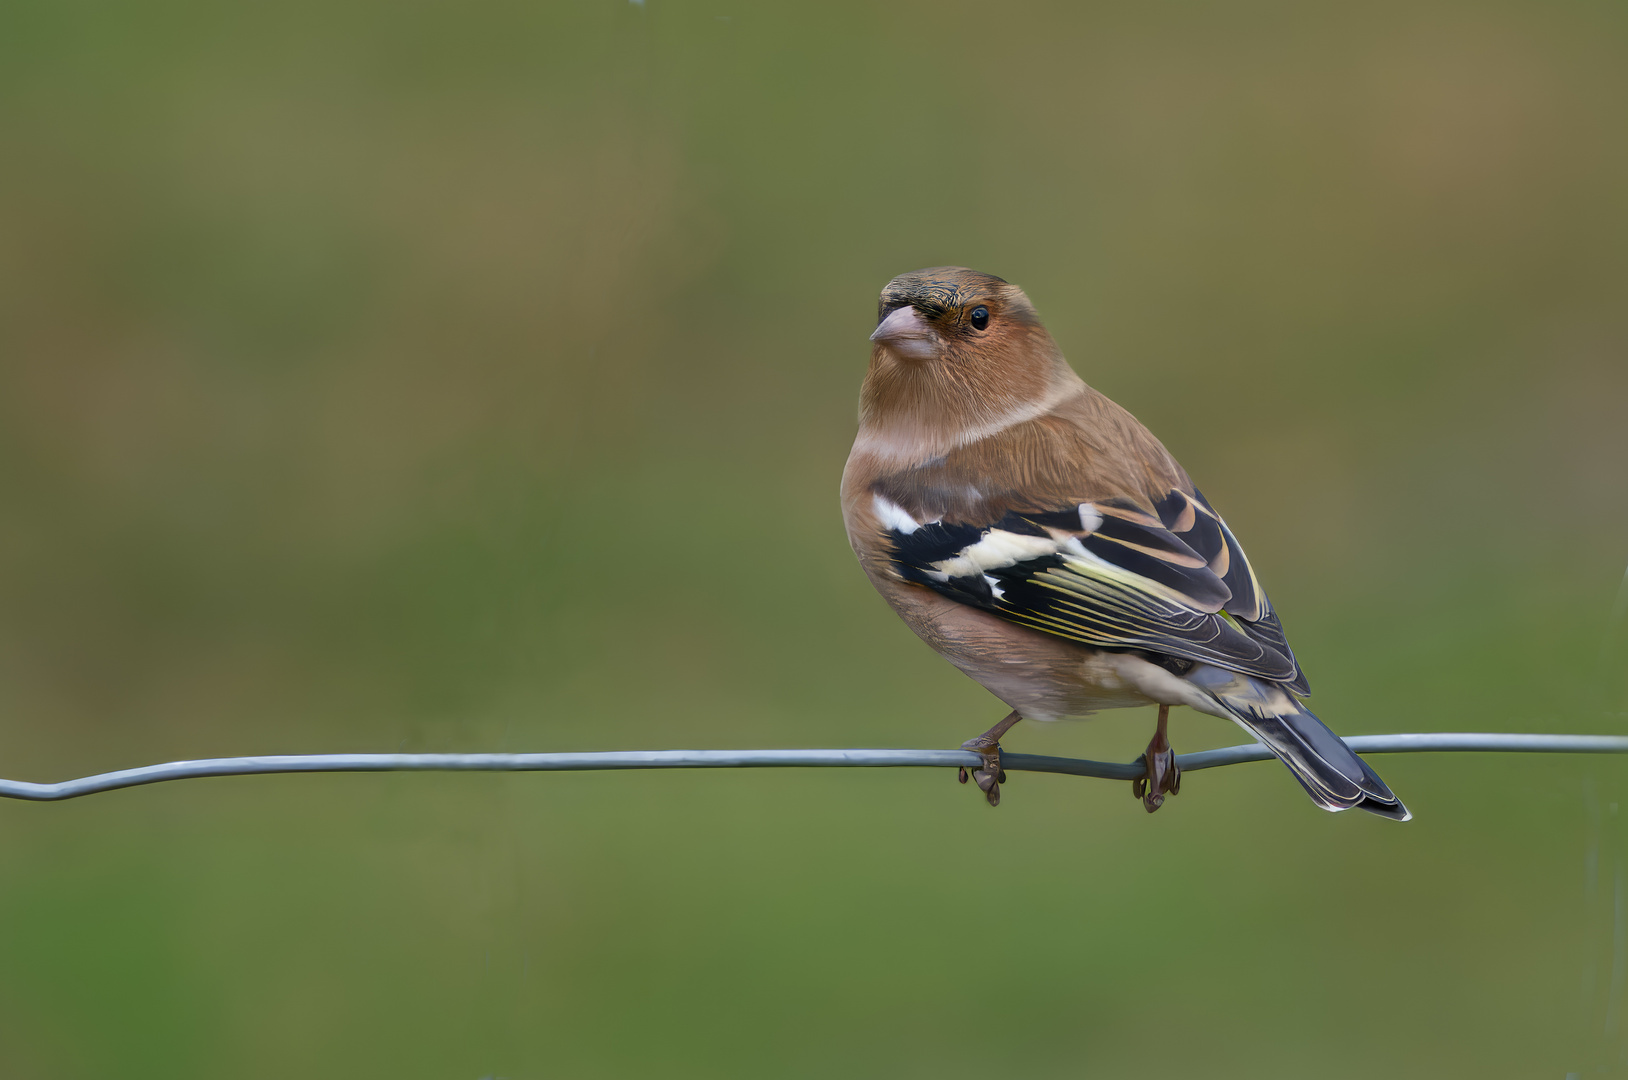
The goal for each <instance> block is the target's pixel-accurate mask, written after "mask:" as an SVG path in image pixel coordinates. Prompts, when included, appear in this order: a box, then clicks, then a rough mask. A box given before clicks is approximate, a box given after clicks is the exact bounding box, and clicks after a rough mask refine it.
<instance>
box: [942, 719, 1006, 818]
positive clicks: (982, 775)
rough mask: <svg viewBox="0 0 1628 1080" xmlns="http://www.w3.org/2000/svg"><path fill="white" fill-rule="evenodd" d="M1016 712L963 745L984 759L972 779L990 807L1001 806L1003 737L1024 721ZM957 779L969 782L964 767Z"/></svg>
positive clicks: (1003, 771)
mask: <svg viewBox="0 0 1628 1080" xmlns="http://www.w3.org/2000/svg"><path fill="white" fill-rule="evenodd" d="M1022 719H1023V717H1021V716H1019V715H1018V714H1017V713H1016V712H1012V713H1011V714H1009V715H1008V716H1007V717H1006V719H1004V720H1002V721H1001V722H1000V723H998V724H996V725H995V726H994V727H992V728H990V729H989V730H988V731H986V732H984V733H983V734H982V735H980V736H978V737H977V738H976V739H968V740H967V741H966V742H964V743H962V744H961V749H963V750H971V751H972V752H973V753H975V754H977V755H978V756H979V757H981V758H983V759H984V763H983V765H982V766H980V767H979V768H977V769H974V770H973V771H972V774H971V775H972V779H973V780H974V781H976V782H977V784H978V790H980V791H982V792H983V793H984V799H985V800H987V801H988V803H989V805H990V806H999V805H1000V804H1001V785H1002V784H1004V783H1006V770H1005V769H1003V768H1001V736H1002V735H1005V734H1006V733H1007V732H1008V731H1009V730H1011V727H1012V725H1013V724H1015V723H1017V722H1018V721H1019V720H1022ZM956 778H957V779H958V780H960V781H961V783H963V784H964V783H966V782H967V769H966V766H964V765H963V766H962V767H961V768H960V769H959V770H957V772H956Z"/></svg>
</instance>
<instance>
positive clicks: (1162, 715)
mask: <svg viewBox="0 0 1628 1080" xmlns="http://www.w3.org/2000/svg"><path fill="white" fill-rule="evenodd" d="M1169 714H1170V707H1169V706H1167V705H1162V706H1160V707H1159V728H1158V730H1157V731H1155V732H1154V733H1153V740H1152V741H1151V742H1149V743H1148V748H1147V753H1145V754H1143V755H1142V760H1143V761H1144V762H1145V763H1146V766H1147V773H1146V774H1145V775H1143V776H1139V777H1137V778H1136V779H1135V780H1132V781H1131V791H1132V792H1134V793H1135V795H1136V797H1137V798H1138V799H1141V800H1142V805H1143V806H1145V807H1147V812H1148V813H1150V814H1151V813H1153V811H1155V810H1157V809H1159V807H1161V806H1163V805H1164V797H1165V796H1166V795H1179V794H1180V793H1181V769H1180V767H1179V766H1177V764H1176V752H1175V751H1174V750H1172V749H1171V748H1170V736H1169V734H1168V732H1167V731H1166V728H1165V724H1166V720H1167V719H1168V717H1169Z"/></svg>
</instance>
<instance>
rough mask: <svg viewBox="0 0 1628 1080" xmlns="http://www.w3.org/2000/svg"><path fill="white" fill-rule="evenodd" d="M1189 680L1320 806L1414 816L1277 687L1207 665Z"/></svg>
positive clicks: (1393, 816)
mask: <svg viewBox="0 0 1628 1080" xmlns="http://www.w3.org/2000/svg"><path fill="white" fill-rule="evenodd" d="M1187 678H1188V679H1189V680H1190V681H1192V682H1194V683H1196V684H1198V685H1199V686H1202V687H1203V688H1204V689H1205V690H1206V691H1208V692H1209V694H1210V695H1211V696H1212V697H1214V698H1215V700H1216V701H1218V702H1219V703H1220V704H1221V706H1222V707H1223V708H1225V709H1226V710H1227V712H1228V713H1229V714H1231V716H1232V718H1233V720H1235V721H1237V723H1238V725H1239V726H1240V727H1242V728H1243V729H1244V730H1245V731H1247V732H1249V733H1250V734H1251V735H1253V736H1255V739H1256V741H1257V742H1259V743H1260V744H1261V745H1262V746H1265V747H1266V748H1267V749H1268V750H1270V751H1272V753H1274V754H1276V755H1277V756H1278V760H1279V761H1281V762H1283V764H1285V765H1287V766H1288V767H1289V771H1290V772H1292V773H1294V778H1295V779H1296V780H1299V781H1300V785H1301V786H1302V787H1304V788H1305V789H1306V794H1308V795H1310V796H1311V797H1312V801H1313V802H1315V803H1316V804H1317V805H1318V806H1321V807H1322V808H1323V809H1325V810H1349V809H1351V808H1352V807H1353V806H1355V807H1358V808H1360V809H1363V810H1366V811H1368V812H1369V813H1370V814H1378V815H1379V816H1381V817H1388V818H1391V819H1393V820H1395V821H1406V820H1408V819H1409V818H1410V817H1412V816H1413V815H1412V814H1409V813H1408V808H1407V807H1405V806H1403V805H1402V800H1400V799H1398V798H1397V797H1396V796H1395V795H1393V794H1391V789H1390V788H1388V787H1386V786H1385V781H1383V780H1381V779H1380V778H1379V777H1378V776H1376V775H1375V774H1374V771H1373V770H1372V769H1370V768H1369V767H1368V764H1367V763H1366V762H1365V761H1363V760H1362V759H1361V758H1360V757H1358V756H1357V755H1356V753H1355V752H1354V751H1353V750H1352V749H1351V748H1350V747H1349V746H1346V745H1345V743H1344V742H1342V741H1341V739H1340V737H1339V736H1338V735H1336V734H1334V732H1332V731H1330V730H1329V729H1328V727H1327V726H1326V725H1325V724H1324V723H1323V722H1322V721H1321V720H1319V719H1317V717H1315V716H1313V715H1312V714H1311V712H1310V710H1308V709H1307V708H1306V707H1305V706H1304V705H1302V704H1301V703H1300V702H1299V700H1298V699H1296V698H1295V697H1294V695H1292V694H1290V693H1289V692H1288V691H1286V690H1284V689H1283V687H1281V686H1279V685H1278V684H1277V683H1271V682H1266V681H1264V680H1261V679H1256V678H1253V677H1251V676H1249V675H1243V674H1240V673H1238V672H1235V671H1224V670H1222V669H1221V668H1217V667H1211V666H1209V665H1207V664H1200V665H1198V666H1196V667H1194V668H1193V670H1192V671H1191V672H1189V673H1188V675H1187Z"/></svg>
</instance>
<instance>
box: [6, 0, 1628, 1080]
mask: <svg viewBox="0 0 1628 1080" xmlns="http://www.w3.org/2000/svg"><path fill="white" fill-rule="evenodd" d="M1625 60H1628V9H1624V8H1622V7H1621V6H1620V5H1611V4H1596V3H1581V2H1569V0H1567V2H1560V3H1548V4H1537V3H1526V4H1507V3H1477V4H1469V3H1462V2H1454V0H1426V2H1424V3H1422V4H1381V5H1378V6H1375V5H1331V4H1310V5H1307V4H1282V3H1243V4H1192V3H1151V4H1113V3H1106V4H1045V3H1035V4H1007V5H1000V6H998V7H995V6H989V5H974V4H968V3H948V4H945V3H938V4H924V3H912V4H897V5H888V6H885V7H877V6H871V5H858V4H843V3H826V4H800V5H768V4H763V5H756V6H753V5H739V6H733V7H732V6H730V5H728V4H718V3H714V4H711V5H699V6H698V5H695V4H692V3H688V2H683V0H648V2H647V3H643V4H626V3H618V2H614V0H596V2H593V3H587V2H577V3H566V2H556V3H547V4H516V3H509V4H505V3H475V4H446V3H439V4H438V3H405V4H381V3H369V2H366V0H354V2H348V3H341V4H332V3H328V4H315V3H309V2H301V0H295V2H293V3H284V4H275V5H267V4H256V5H230V4H228V5H218V4H203V3H197V2H194V0H174V2H170V0H150V2H147V3H142V4H134V5H130V4H110V3H102V2H99V0H70V2H67V3H60V2H45V0H10V2H9V3H7V4H6V5H4V6H3V7H0V748H3V749H0V773H3V774H4V775H6V776H11V777H17V778H24V779H56V778H61V777H66V776H71V775H81V774H84V773H87V772H93V771H98V770H103V769H108V768H117V767H123V766H128V765H135V764H142V763H147V762H153V761H160V760H167V759H171V758H180V757H200V756H211V755H218V754H239V753H256V752H321V751H339V750H389V749H395V748H402V749H415V750H417V749H422V750H452V749H469V750H475V749H480V750H505V749H507V750H519V749H528V750H545V749H573V748H594V749H616V748H638V747H651V748H660V747H730V746H844V745H864V746H944V745H953V744H955V743H958V742H960V741H961V740H962V739H964V738H967V737H968V736H970V735H972V734H975V733H976V732H978V731H981V730H982V729H983V728H984V727H986V726H987V725H988V724H989V723H990V722H991V721H993V720H994V719H997V718H998V715H999V713H1000V712H1001V709H1000V707H999V706H998V704H997V703H996V702H994V701H993V699H991V698H989V697H988V696H987V695H986V694H984V693H983V692H982V691H981V690H979V689H978V688H977V687H975V686H973V685H972V684H970V683H968V682H967V681H966V680H964V679H962V678H961V677H960V676H959V675H957V674H956V673H955V672H954V671H953V670H952V669H951V668H949V667H948V666H947V665H945V664H944V663H943V662H942V661H940V660H938V659H937V658H936V657H934V656H932V655H931V654H930V653H929V652H928V651H927V650H926V649H925V648H924V647H923V646H922V645H921V644H920V643H919V642H917V641H916V640H915V639H914V638H913V637H912V636H911V635H910V634H909V632H908V631H907V630H906V629H905V628H904V627H903V626H902V624H900V623H898V621H897V620H895V619H894V618H893V617H892V616H891V615H890V614H888V612H887V611H886V610H885V608H884V606H883V605H882V603H881V601H880V600H879V599H877V598H876V597H875V596H874V595H873V594H872V593H871V591H870V588H869V586H868V585H867V584H866V583H865V582H864V580H863V578H862V576H861V575H860V573H859V571H858V569H857V567H856V566H855V565H854V562H853V558H852V555H851V554H850V552H849V551H848V549H847V545H846V541H845V539H844V537H843V533H842V527H841V523H840V520H839V517H838V513H837V506H836V487H837V480H838V476H839V474H840V471H841V467H842V461H843V458H844V456H845V454H846V452H847V444H848V441H849V440H850V439H851V437H852V430H853V415H854V403H855V398H856V394H857V390H858V384H859V379H860V376H861V373H862V371H863V368H864V363H865V358H866V355H867V348H866V345H865V341H864V337H865V335H866V334H867V333H868V332H869V328H870V325H871V322H872V320H873V318H874V297H875V294H876V292H877V290H878V289H879V288H880V287H881V285H882V284H883V283H884V282H885V281H886V280H887V279H888V278H889V277H891V276H892V275H894V274H896V273H899V272H901V271H904V270H909V269H914V268H916V267H920V266H926V265H934V264H940V263H959V264H966V265H971V266H974V267H977V268H979V269H982V270H987V271H989V272H993V273H996V274H1000V275H1002V276H1005V277H1007V278H1009V279H1011V280H1013V281H1016V282H1018V283H1019V284H1021V285H1023V286H1025V287H1026V288H1027V289H1028V290H1029V292H1030V295H1031V296H1032V297H1033V298H1034V299H1035V301H1036V303H1037V304H1038V305H1039V307H1040V310H1041V312H1042V314H1043V315H1044V316H1045V317H1046V318H1047V320H1048V323H1049V325H1050V326H1051V328H1052V329H1053V332H1054V333H1055V334H1056V336H1057V338H1058V340H1059V341H1060V342H1061V343H1062V345H1063V347H1064V349H1065V350H1066V351H1067V352H1068V354H1069V356H1070V357H1071V358H1072V360H1073V362H1074V364H1075V366H1076V367H1077V368H1078V369H1079V370H1080V372H1081V373H1082V374H1083V375H1084V376H1085V378H1086V379H1087V380H1088V381H1090V382H1092V383H1093V384H1094V385H1096V386H1098V387H1099V388H1101V389H1103V390H1104V391H1106V392H1107V393H1109V394H1110V395H1112V396H1113V397H1115V398H1116V399H1117V400H1119V401H1120V402H1122V403H1123V404H1125V405H1126V406H1127V407H1128V408H1130V409H1131V410H1132V411H1133V412H1135V413H1136V414H1137V415H1138V416H1139V417H1140V418H1141V419H1142V420H1144V421H1145V422H1147V423H1148V424H1149V425H1150V426H1151V427H1152V428H1153V430H1154V431H1155V432H1156V433H1158V434H1159V435H1160V436H1161V437H1162V438H1163V439H1164V440H1165V441H1166V443H1167V445H1169V446H1170V448H1171V449H1172V450H1173V451H1174V452H1175V453H1176V454H1177V456H1178V457H1180V458H1181V459H1182V461H1183V462H1184V463H1185V464H1186V465H1187V467H1188V469H1189V471H1190V472H1191V473H1192V474H1193V475H1194V477H1195V478H1196V479H1197V480H1198V482H1199V483H1200V484H1201V485H1202V486H1203V487H1204V489H1205V491H1206V493H1207V494H1208V495H1209V496H1210V497H1211V498H1212V499H1213V500H1214V501H1215V502H1216V504H1217V505H1218V506H1220V507H1221V508H1222V510H1223V511H1224V512H1225V513H1226V514H1227V516H1228V518H1229V520H1230V521H1231V523H1232V524H1233V526H1234V528H1235V529H1236V530H1237V531H1238V532H1239V534H1240V535H1241V537H1242V538H1243V540H1244V542H1245V543H1246V544H1247V545H1248V546H1249V548H1250V551H1251V554H1252V555H1253V557H1254V559H1255V561H1256V563H1257V565H1258V566H1259V567H1261V568H1262V571H1263V573H1264V575H1265V578H1266V581H1267V584H1268V586H1269V588H1270V589H1271V592H1272V596H1273V599H1274V600H1275V602H1276V604H1277V606H1278V608H1279V609H1280V611H1282V612H1283V614H1284V616H1285V622H1286V623H1287V625H1288V627H1289V629H1290V631H1291V633H1292V636H1293V638H1294V641H1295V644H1296V647H1297V650H1298V652H1299V653H1300V655H1301V657H1302V659H1303V660H1304V661H1305V663H1306V665H1307V667H1308V669H1309V671H1310V673H1311V677H1312V681H1313V683H1314V686H1315V688H1316V690H1317V696H1316V698H1315V700H1314V705H1315V706H1316V707H1317V709H1318V711H1319V712H1320V713H1322V714H1323V715H1324V716H1325V717H1326V718H1327V719H1328V720H1329V721H1330V722H1331V723H1332V724H1333V725H1334V726H1335V727H1336V728H1337V729H1339V730H1341V731H1344V732H1346V733H1360V732H1381V731H1408V730H1441V729H1459V730H1476V729H1482V730H1514V731H1578V732H1600V731H1621V730H1623V729H1624V727H1625V720H1628V676H1625V672H1628V632H1625V630H1624V628H1623V627H1622V626H1621V624H1620V622H1619V624H1618V625H1617V626H1616V628H1615V630H1614V631H1613V628H1612V623H1611V610H1612V604H1613V600H1614V599H1615V597H1616V595H1617V592H1616V590H1617V587H1618V582H1619V581H1621V580H1622V575H1623V569H1624V563H1625V561H1628V485H1625V484H1624V482H1623V477H1624V475H1625V472H1624V467H1625V465H1628V422H1625V420H1624V406H1625V402H1628V363H1625V353H1628V308H1625V307H1624V305H1623V303H1622V297H1623V295H1624V294H1625V289H1628V141H1625V140H1624V139H1623V138H1622V132H1623V131H1624V130H1628V63H1625ZM1149 719H1150V718H1149V717H1148V716H1145V715H1141V714H1138V713H1120V714H1110V715H1108V716H1105V717H1103V718H1102V719H1100V720H1099V721H1097V722H1095V723H1092V724H1077V725H1057V726H1052V727H1044V728H1041V727H1033V728H1027V727H1020V728H1019V729H1018V730H1017V731H1016V732H1015V733H1014V734H1013V736H1012V737H1011V738H1010V739H1009V740H1008V742H1007V745H1008V746H1010V747H1012V748H1013V749H1017V750H1023V751H1029V752H1039V753H1055V754H1080V755H1084V756H1091V757H1099V758H1105V757H1106V758H1113V757H1117V758H1127V759H1128V758H1129V757H1131V756H1132V755H1134V754H1135V753H1137V752H1138V751H1139V749H1140V747H1141V745H1142V744H1143V743H1144V742H1145V740H1146V738H1147V734H1148V721H1149ZM1175 735H1176V738H1177V746H1178V749H1186V750H1192V749H1198V748H1200V747H1202V746H1207V745H1220V744H1225V743H1229V742H1233V741H1236V740H1237V739H1238V738H1239V734H1238V733H1237V732H1235V731H1233V730H1230V729H1225V728H1223V727H1222V726H1221V725H1218V724H1216V723H1214V722H1213V721H1210V720H1208V719H1205V718H1202V717H1194V716H1187V715H1180V716H1178V717H1177V718H1176V726H1175ZM1377 764H1378V765H1379V767H1380V769H1381V771H1382V772H1383V774H1384V775H1385V777H1386V778H1387V779H1388V780H1389V781H1390V783H1391V784H1392V786H1394V787H1395V788H1396V790H1397V791H1398V792H1399V793H1401V794H1402V795H1403V797H1404V798H1406V799H1407V801H1408V803H1409V805H1410V806H1411V807H1412V809H1413V811H1414V813H1415V815H1416V820H1415V821H1413V822H1412V823H1411V824H1409V825H1407V826H1405V827H1397V826H1394V825H1391V824H1390V823H1388V822H1384V821H1380V820H1378V819H1374V818H1368V817H1362V816H1358V815H1342V816H1341V817H1338V818H1336V817H1331V816H1328V815H1325V814H1322V813H1319V812H1318V811H1316V810H1315V809H1314V808H1313V807H1311V806H1310V804H1309V803H1308V802H1307V801H1306V800H1305V798H1304V796H1303V795H1302V794H1301V793H1300V791H1299V790H1298V789H1297V788H1296V787H1295V785H1294V784H1293V783H1292V781H1291V780H1290V779H1289V777H1288V776H1287V775H1286V774H1284V773H1283V772H1282V771H1281V770H1279V769H1274V768H1271V767H1268V766H1264V765H1258V766H1242V767H1238V768H1235V769H1227V770H1221V771H1220V772H1216V773H1206V774H1202V775H1197V774H1195V775H1194V776H1193V777H1192V778H1191V780H1190V781H1189V782H1188V784H1187V785H1186V786H1185V789H1184V791H1183V794H1182V795H1181V796H1180V797H1179V798H1177V799H1175V800H1173V801H1172V802H1170V803H1168V804H1167V806H1166V808H1165V809H1164V810H1163V811H1162V812H1161V813H1159V814H1158V815H1157V816H1156V817H1152V818H1149V817H1148V816H1147V815H1145V814H1144V813H1143V812H1142V810H1141V808H1140V807H1139V806H1138V805H1137V804H1136V802H1135V801H1134V800H1133V799H1132V798H1131V795H1130V792H1129V790H1128V786H1127V785H1118V784H1107V783H1102V782H1096V781H1084V780H1074V779H1068V778H1061V777H1028V776H1019V777H1016V778H1015V780H1014V783H1013V784H1012V785H1011V787H1010V788H1009V794H1008V797H1007V799H1006V801H1005V803H1004V804H1003V805H1002V806H1001V808H1000V810H999V811H998V812H994V813H991V812H990V811H989V810H988V809H987V808H986V807H984V806H983V805H982V802H981V800H979V799H978V798H976V797H975V796H974V795H973V794H971V793H969V791H967V790H965V789H960V788H957V787H956V785H955V784H954V782H953V781H952V780H951V779H950V777H949V776H947V775H945V774H941V773H920V772H885V771H863V772H861V771H853V772H842V771H832V770H816V771H809V772H795V771H771V772H745V773H704V774H683V775H678V774H656V773H650V774H594V775H558V776H515V777H496V776H432V775H421V776H350V777H289V778H275V779H242V780H216V781H199V782H193V783H187V784H179V785H171V786H165V787H158V788H150V789H143V790H137V791H131V792H126V793H122V794H117V795H107V796H101V797H96V798H92V799H89V800H86V801H83V802H76V803H69V804H63V805H58V806H51V805H44V806H39V805H22V804H19V805H5V806H0V862H3V865H4V866H5V870H6V872H5V873H4V874H3V875H0V925H3V926H4V927H5V930H4V931H3V932H0V1072H3V1073H4V1074H5V1075H9V1076H30V1077H38V1078H56V1077H61V1078H76V1077H98V1078H100V1077H145V1076H152V1077H165V1078H184V1077H205V1076H209V1077H215V1076H222V1075H229V1076H234V1077H244V1078H252V1077H286V1076H290V1075H313V1076H380V1077H385V1076H388V1077H403V1076H424V1077H468V1078H471V1080H473V1078H475V1077H484V1076H504V1077H510V1078H515V1080H520V1078H526V1077H543V1076H573V1077H621V1076H708V1077H711V1076H806V1077H824V1076H832V1075H846V1076H876V1077H906V1076H935V1077H944V1076H962V1075H966V1076H972V1075H990V1074H992V1073H993V1074H997V1075H1001V1074H1004V1075H1022V1076H1079V1075H1104V1076H1113V1075H1125V1074H1128V1073H1130V1072H1132V1071H1143V1070H1157V1071H1161V1072H1176V1073H1179V1074H1190V1075H1198V1076H1218V1077H1219V1076H1240V1077H1262V1076H1281V1077H1303V1076H1318V1077H1329V1078H1338V1077H1359V1076H1362V1077H1366V1076H1373V1075H1386V1076H1396V1077H1413V1076H1417V1077H1438V1076H1444V1075H1446V1076H1480V1077H1501V1076H1510V1077H1514V1076H1523V1077H1524V1076H1552V1077H1556V1078H1558V1077H1560V1076H1562V1075H1563V1074H1565V1073H1567V1072H1581V1073H1582V1074H1583V1075H1585V1076H1596V1075H1603V1074H1606V1073H1608V1072H1609V1071H1610V1070H1613V1069H1621V1068H1622V1067H1623V1061H1624V1058H1623V1055H1624V1053H1625V1049H1628V1001H1625V997H1624V989H1623V986H1622V975H1621V971H1622V968H1621V964H1622V960H1621V957H1622V952H1621V950H1622V949H1623V948H1624V944H1623V942H1622V940H1621V930H1620V926H1619V927H1618V928H1617V929H1616V930H1615V931H1614V930H1613V915H1612V911H1613V908H1614V905H1618V904H1621V903H1622V900H1621V896H1622V894H1623V890H1624V889H1625V888H1628V885H1625V883H1624V881H1625V878H1624V870H1623V865H1624V860H1625V859H1628V838H1625V837H1624V835H1623V832H1622V827H1621V825H1620V824H1619V818H1618V817H1617V810H1618V806H1619V803H1620V801H1621V800H1622V799H1623V798H1624V797H1625V796H1628V763H1624V762H1622V761H1618V760H1614V759H1609V760H1608V759H1582V758H1535V757H1499V756H1494V755H1482V756H1410V757H1390V758H1381V759H1378V761H1377ZM1617 918H1619V919H1620V916H1618V917H1617ZM1613 964H1615V965H1616V967H1615V968H1614V967H1613Z"/></svg>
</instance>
